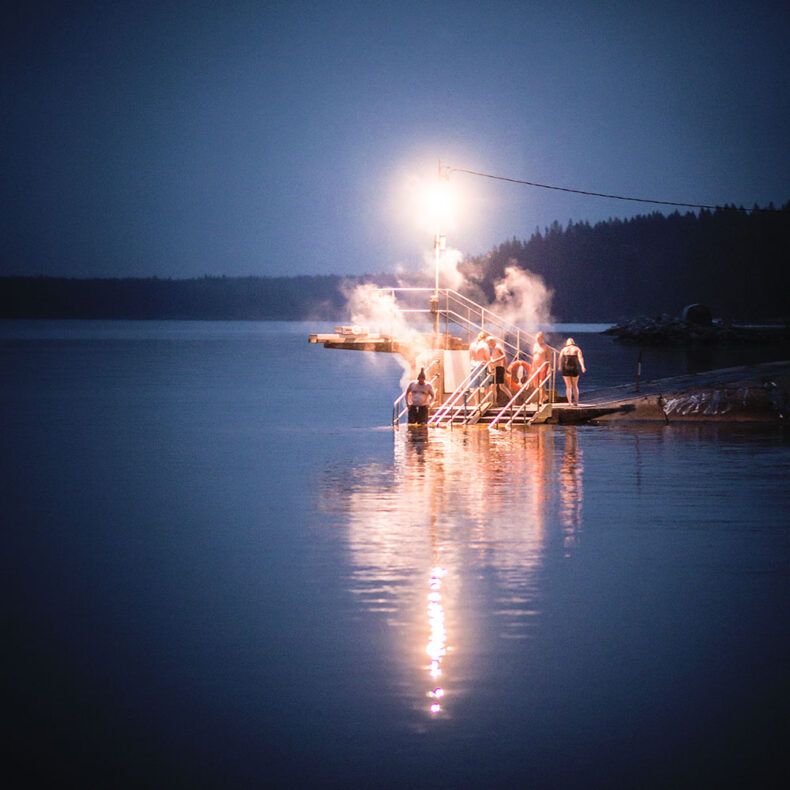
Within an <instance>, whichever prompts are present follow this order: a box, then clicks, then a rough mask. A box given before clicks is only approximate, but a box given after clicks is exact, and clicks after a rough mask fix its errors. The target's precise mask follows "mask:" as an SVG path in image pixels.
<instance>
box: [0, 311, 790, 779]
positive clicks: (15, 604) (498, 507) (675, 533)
mask: <svg viewBox="0 0 790 790" xmlns="http://www.w3.org/2000/svg"><path fill="white" fill-rule="evenodd" d="M322 329H323V328H322V327H316V326H312V325H306V324H247V323H238V324H237V323H225V324H212V323H203V322H194V323H180V322H172V323H129V324H123V323H103V322H69V323H50V324H47V323H34V322H31V323H16V322H14V323H11V322H6V323H5V324H3V325H2V327H0V371H2V372H0V429H2V437H3V439H2V441H3V453H2V455H1V456H0V458H1V459H2V460H1V461H0V463H2V474H1V475H0V481H2V482H0V485H1V486H2V501H3V503H4V519H3V520H4V525H5V528H4V532H3V538H4V550H3V557H4V563H3V583H4V601H5V607H6V622H7V624H8V627H7V651H8V655H9V657H10V659H11V670H10V671H9V672H7V673H6V674H5V676H4V677H5V687H4V693H5V695H6V699H7V700H8V701H9V710H10V711H12V716H13V723H14V727H13V733H12V736H11V740H10V746H11V748H12V752H14V753H15V755H16V757H15V760H16V761H19V762H20V763H24V765H25V766H26V771H27V773H26V775H27V776H35V774H36V773H37V772H38V771H39V769H41V772H42V773H43V768H44V767H46V769H47V772H48V773H49V774H50V775H52V772H53V770H54V772H55V775H57V776H59V777H60V778H67V777H70V778H72V779H76V780H77V781H78V782H79V783H82V784H121V785H129V786H131V785H136V786H141V785H142V784H144V785H146V786H175V785H184V784H189V785H194V786H208V787H227V786H243V787H252V786H260V785H261V784H263V783H264V782H267V781H268V782H269V783H273V784H274V785H276V786H282V787H285V786H288V787H292V786H295V785H297V784H300V783H305V782H306V783H307V784H309V785H311V786H322V787H323V786H349V785H365V786H380V787H404V786H411V787H429V786H431V787H434V786H461V785H464V786H480V787H483V786H486V787H491V786H494V787H511V786H513V785H514V784H526V783H528V784H531V785H532V786H536V787H605V786H656V787H666V786H701V785H705V784H707V783H709V782H710V781H714V783H715V781H720V780H721V779H722V778H723V777H727V778H728V779H729V780H731V781H732V780H735V781H736V782H738V781H740V782H742V783H744V784H750V785H752V786H754V785H755V784H765V783H766V782H768V780H770V779H771V778H775V777H776V776H778V775H779V771H781V770H782V769H783V764H784V742H783V740H782V727H781V724H782V723H783V721H784V720H785V719H786V717H787V712H788V711H787V702H788V681H787V675H786V666H787V662H788V659H790V640H789V639H788V636H787V631H786V627H785V621H786V612H787V607H788V604H789V603H790V585H788V579H790V574H788V570H790V562H789V561H790V544H789V543H788V540H787V515H786V514H787V512H788V509H789V507H790V490H788V486H787V479H788V471H790V444H789V443H788V439H787V435H786V432H785V431H784V430H783V429H778V428H773V427H772V428H754V427H749V426H727V425H715V426H714V425H690V424H686V425H682V426H681V425H669V426H665V425H644V426H639V425H629V426H613V425H610V426H606V427H601V428H596V427H578V428H577V427H561V426H541V427H539V428H535V429H532V430H529V431H526V430H524V431H514V432H513V433H501V434H497V435H494V436H490V435H489V433H488V431H487V430H485V429H484V428H483V429H478V428H470V429H467V430H458V429H454V430H435V431H427V430H421V429H417V430H414V429H407V428H405V427H401V428H400V429H399V430H396V431H393V429H392V428H391V427H390V426H389V425H388V421H389V414H390V407H391V404H392V400H393V399H394V397H396V396H397V394H398V380H399V376H400V367H399V365H398V363H397V362H396V361H395V360H394V359H393V358H392V357H389V356H388V355H384V354H378V355H373V354H362V353H356V352H338V351H328V350H324V349H323V348H321V347H317V346H311V345H308V343H307V334H308V333H309V332H311V331H322ZM555 329H556V334H557V335H558V336H562V335H563V334H564V333H565V332H568V333H570V332H571V331H572V332H573V336H574V337H575V338H576V340H577V341H578V342H579V344H580V346H581V347H582V348H583V350H584V354H585V361H586V362H587V366H588V368H589V370H590V373H589V374H588V376H585V377H582V401H583V400H584V391H585V387H587V388H588V389H589V388H592V387H593V386H608V385H610V384H620V383H624V381H625V380H627V379H626V377H627V376H629V375H631V371H632V370H633V369H634V368H635V361H636V360H635V356H636V353H638V351H637V350H636V349H633V348H628V347H621V346H617V345H616V344H613V343H612V341H611V340H610V339H609V338H607V337H604V336H601V335H598V334H594V333H589V332H587V333H585V332H584V328H583V327H578V326H577V327H572V328H571V327H562V328H555ZM721 353H722V352H721V350H719V351H716V352H710V354H711V355H712V356H710V357H708V358H701V357H694V356H693V355H688V354H686V353H685V352H677V351H672V352H670V351H667V352H658V351H653V352H650V353H648V354H646V355H645V366H646V367H648V370H649V373H646V374H645V375H649V376H650V377H658V376H662V375H671V374H673V373H685V372H687V371H688V370H689V369H693V368H695V367H696V366H699V365H704V364H705V363H706V362H709V361H710V359H716V358H719V359H722V357H716V355H718V354H721ZM742 353H744V354H751V355H753V356H755V355H756V356H759V355H760V354H770V353H771V352H770V350H768V351H767V350H765V349H763V350H762V351H758V350H756V349H752V350H750V351H746V350H742ZM767 358H769V359H770V358H771V357H770V356H768V357H767ZM744 361H746V360H744ZM753 361H758V360H757V359H754V360H753ZM731 363H732V362H731ZM31 750H32V751H33V752H35V753H36V754H38V755H46V756H47V760H46V761H43V760H38V761H35V760H30V759H29V754H30V752H31ZM23 757H24V759H22V758H23ZM44 763H45V765H44Z"/></svg>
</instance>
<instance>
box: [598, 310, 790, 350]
mask: <svg viewBox="0 0 790 790" xmlns="http://www.w3.org/2000/svg"><path fill="white" fill-rule="evenodd" d="M603 334H605V335H611V336H612V337H614V339H615V340H618V341H620V342H622V343H631V344H635V345H643V346H688V345H692V344H695V343H720V344H739V343H755V344H761V343H762V344H768V343H782V342H785V343H786V342H790V326H788V325H784V326H775V325H771V326H767V325H765V326H738V325H735V324H727V323H725V322H722V321H714V322H712V323H710V324H707V325H704V324H696V323H692V322H689V321H684V320H683V319H682V318H678V317H676V316H671V315H667V314H663V315H659V316H655V317H652V318H648V317H646V316H641V317H639V318H634V319H632V320H630V321H627V322H626V323H624V324H617V325H616V326H613V327H610V328H609V329H606V330H604V332H603Z"/></svg>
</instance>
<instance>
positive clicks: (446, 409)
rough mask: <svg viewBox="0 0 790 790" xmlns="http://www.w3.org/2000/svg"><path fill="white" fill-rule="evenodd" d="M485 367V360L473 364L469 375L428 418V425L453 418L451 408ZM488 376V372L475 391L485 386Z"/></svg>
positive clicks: (438, 423) (489, 376)
mask: <svg viewBox="0 0 790 790" xmlns="http://www.w3.org/2000/svg"><path fill="white" fill-rule="evenodd" d="M485 367H486V364H485V362H480V363H479V364H478V365H475V367H474V368H473V369H472V371H471V372H470V373H469V375H468V376H467V377H466V378H465V379H464V380H463V381H462V382H461V383H460V384H459V385H458V386H457V387H456V388H455V391H454V392H453V393H452V394H451V395H450V397H449V398H448V399H447V400H446V401H445V402H444V403H443V404H442V405H441V406H440V407H439V408H438V409H437V410H436V412H435V413H434V414H433V416H432V417H431V418H430V420H428V425H429V426H434V427H435V426H437V425H440V424H441V422H442V420H444V419H452V418H453V414H452V409H453V408H454V407H456V406H457V405H458V402H459V400H461V399H462V398H463V396H464V394H465V393H466V391H467V390H468V389H469V386H470V384H471V383H472V382H473V381H474V380H475V379H476V378H477V377H478V376H479V375H480V374H481V373H482V372H483V371H484V369H485ZM489 378H491V375H490V374H488V375H487V376H486V377H485V378H484V379H483V381H482V382H481V383H480V384H478V386H477V387H476V388H475V392H477V391H479V390H480V389H482V387H484V386H486V385H487V384H488V379H489ZM448 415H449V416H448Z"/></svg>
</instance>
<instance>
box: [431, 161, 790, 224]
mask: <svg viewBox="0 0 790 790" xmlns="http://www.w3.org/2000/svg"><path fill="white" fill-rule="evenodd" d="M445 172H446V174H447V177H448V178H449V176H450V173H466V174H467V175H470V176H480V177H482V178H491V179H494V180H495V181H509V182H510V183H512V184H525V185H526V186H529V187H537V188H538V189H553V190H556V191H557V192H573V193H574V194H576V195H589V196H591V197H602V198H611V199H612V200H630V201H632V202H634V203H654V204H656V205H659V206H680V207H682V208H707V209H711V210H714V211H715V210H720V211H747V212H748V211H761V212H766V213H778V212H781V211H783V209H778V208H759V207H755V208H737V207H736V206H713V205H706V204H704V203H676V202H674V201H671V200H648V199H647V198H638V197H626V196H625V195H608V194H606V193H605V192H588V191H587V190H584V189H570V188H569V187H556V186H551V185H550V184H537V183H535V182H534V181H522V180H521V179H519V178H507V177H505V176H493V175H491V174H490V173H478V172H477V171H476V170H465V169H464V168H462V167H448V168H447V170H446V171H445Z"/></svg>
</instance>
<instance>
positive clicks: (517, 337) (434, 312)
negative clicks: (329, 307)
mask: <svg viewBox="0 0 790 790" xmlns="http://www.w3.org/2000/svg"><path fill="white" fill-rule="evenodd" d="M378 290H379V292H380V293H382V294H389V295H390V296H391V297H392V299H393V301H395V302H396V303H397V306H398V311H399V313H400V314H402V315H403V316H404V317H405V318H406V319H412V320H414V319H419V318H423V319H426V320H427V321H429V322H430V323H431V324H432V325H433V330H434V332H437V333H438V332H439V331H440V329H441V330H442V332H443V334H445V335H449V334H450V328H451V327H460V328H461V329H463V330H464V332H465V334H466V338H465V340H466V342H467V344H469V343H471V342H472V341H473V340H474V337H475V336H476V335H477V334H478V333H479V332H481V331H484V332H486V333H488V334H492V335H496V336H497V337H498V338H500V339H501V341H502V344H503V345H504V348H505V353H506V354H507V355H509V356H510V357H512V359H526V360H527V361H528V362H529V363H530V364H531V363H532V347H533V345H534V343H535V335H533V334H531V333H529V332H526V331H524V330H523V329H521V328H520V327H519V326H517V325H516V324H513V323H511V322H510V321H507V320H505V319H504V318H502V317H501V316H499V315H497V313H495V312H493V311H492V310H490V309H489V308H487V307H483V306H482V305H480V304H477V302H474V301H473V300H472V299H470V298H469V297H467V296H464V295H463V294H461V293H458V291H454V290H453V289H451V288H440V289H439V291H438V292H436V291H435V290H434V289H433V288H396V287H393V288H379V289H378ZM426 297H427V298H426ZM426 301H427V302H428V304H429V305H430V306H429V307H427V308H426V307H424V306H420V305H424V304H425V302H426ZM385 329H386V328H385V327H382V329H381V331H382V332H384V331H385ZM389 329H390V334H393V331H392V329H393V328H392V327H389ZM548 348H549V349H550V351H551V356H552V358H551V367H550V370H551V386H550V389H551V390H552V391H554V389H555V370H556V367H557V354H558V353H559V351H558V350H557V349H556V348H553V347H552V346H548Z"/></svg>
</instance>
